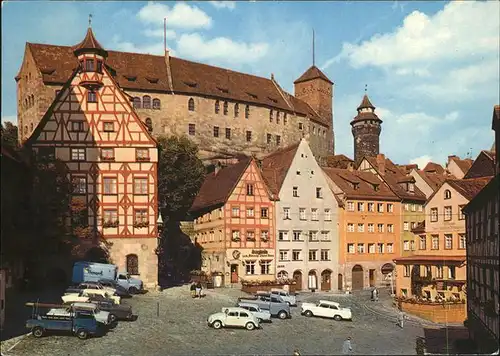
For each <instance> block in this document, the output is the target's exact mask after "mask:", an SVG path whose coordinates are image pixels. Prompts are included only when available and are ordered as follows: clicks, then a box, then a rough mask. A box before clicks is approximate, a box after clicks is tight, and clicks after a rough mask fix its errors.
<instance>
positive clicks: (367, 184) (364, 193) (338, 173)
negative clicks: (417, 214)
mask: <svg viewBox="0 0 500 356" xmlns="http://www.w3.org/2000/svg"><path fill="white" fill-rule="evenodd" d="M322 169H323V171H324V172H325V174H326V175H327V176H328V177H329V178H330V179H331V180H332V181H333V182H334V183H335V185H336V186H337V187H339V189H341V190H342V191H343V192H344V194H345V196H346V198H349V199H379V200H392V201H398V200H399V198H398V197H397V196H396V195H395V194H394V193H393V192H392V191H391V190H390V189H389V188H388V187H387V186H386V185H385V183H384V182H383V181H381V180H380V179H378V178H377V176H376V175H375V174H373V173H371V172H361V171H350V170H347V169H339V168H330V167H323V168H322ZM375 187H377V188H375Z"/></svg>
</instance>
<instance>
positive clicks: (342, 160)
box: [326, 154, 354, 169]
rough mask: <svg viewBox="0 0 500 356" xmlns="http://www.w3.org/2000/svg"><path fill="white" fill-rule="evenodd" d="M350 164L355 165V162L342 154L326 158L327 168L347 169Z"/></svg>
mask: <svg viewBox="0 0 500 356" xmlns="http://www.w3.org/2000/svg"><path fill="white" fill-rule="evenodd" d="M350 164H354V160H352V159H350V158H349V157H347V156H345V155H342V154H340V155H332V156H328V157H326V166H327V167H331V168H342V169H347V167H349V165H350Z"/></svg>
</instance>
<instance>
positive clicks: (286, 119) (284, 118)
mask: <svg viewBox="0 0 500 356" xmlns="http://www.w3.org/2000/svg"><path fill="white" fill-rule="evenodd" d="M287 121H288V118H287V116H286V113H284V114H283V125H286V123H287Z"/></svg>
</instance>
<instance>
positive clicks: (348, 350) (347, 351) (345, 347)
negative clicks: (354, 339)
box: [342, 336, 352, 355]
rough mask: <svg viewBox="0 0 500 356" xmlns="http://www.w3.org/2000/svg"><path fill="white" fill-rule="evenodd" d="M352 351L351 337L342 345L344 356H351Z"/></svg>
mask: <svg viewBox="0 0 500 356" xmlns="http://www.w3.org/2000/svg"><path fill="white" fill-rule="evenodd" d="M351 351H352V345H351V337H350V336H348V337H347V339H345V340H344V343H343V344H342V355H349V354H350V353H351Z"/></svg>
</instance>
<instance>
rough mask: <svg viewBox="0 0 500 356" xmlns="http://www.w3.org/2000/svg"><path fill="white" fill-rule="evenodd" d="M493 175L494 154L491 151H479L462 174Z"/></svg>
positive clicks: (477, 176) (471, 176)
mask: <svg viewBox="0 0 500 356" xmlns="http://www.w3.org/2000/svg"><path fill="white" fill-rule="evenodd" d="M494 175H495V155H494V153H493V152H491V151H481V152H480V153H479V155H478V156H477V158H476V160H475V161H474V163H473V164H472V166H471V167H470V168H469V170H468V171H467V173H466V174H465V176H464V179H467V178H479V177H489V176H494Z"/></svg>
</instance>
